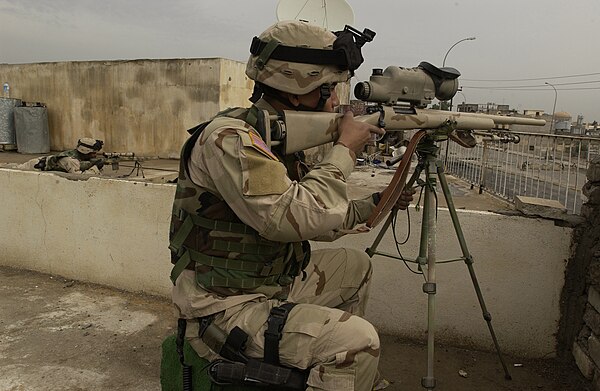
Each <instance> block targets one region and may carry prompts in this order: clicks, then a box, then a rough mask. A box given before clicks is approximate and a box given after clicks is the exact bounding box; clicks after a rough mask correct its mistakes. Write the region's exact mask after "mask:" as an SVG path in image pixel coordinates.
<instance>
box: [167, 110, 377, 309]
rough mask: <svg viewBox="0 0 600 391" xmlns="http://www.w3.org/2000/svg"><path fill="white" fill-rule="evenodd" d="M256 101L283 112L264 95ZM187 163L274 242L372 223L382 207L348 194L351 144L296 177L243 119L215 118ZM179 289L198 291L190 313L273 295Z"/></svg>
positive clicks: (322, 236) (331, 234) (199, 180)
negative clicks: (351, 199) (374, 214)
mask: <svg viewBox="0 0 600 391" xmlns="http://www.w3.org/2000/svg"><path fill="white" fill-rule="evenodd" d="M256 106H257V107H258V108H259V109H262V110H268V111H269V112H271V113H275V111H274V110H273V108H272V107H271V106H270V105H268V104H267V103H266V102H265V101H263V100H260V101H259V102H257V104H256ZM187 164H188V166H187V168H188V172H189V175H190V179H191V180H192V182H194V183H195V184H196V185H197V186H199V187H200V188H201V189H202V190H205V191H206V192H209V193H211V194H213V195H215V196H217V197H218V198H219V199H222V200H223V201H225V202H226V203H227V205H228V206H229V207H230V208H231V209H232V211H233V212H234V213H235V214H236V216H237V217H238V218H239V219H240V220H241V221H242V222H243V223H245V224H247V225H248V226H250V227H252V228H253V229H254V230H256V232H258V234H259V235H260V236H262V237H263V238H265V239H267V240H270V241H275V242H283V243H291V242H299V241H303V240H326V241H331V240H334V239H336V238H338V237H340V236H342V235H343V234H344V230H346V229H351V228H353V227H355V226H356V225H357V224H360V223H364V222H365V221H366V220H367V218H368V216H369V215H370V214H371V212H372V210H373V208H374V207H375V205H374V204H373V201H372V198H371V197H367V198H365V199H363V200H354V201H349V200H348V197H347V184H346V179H347V178H348V176H349V175H350V173H351V172H352V171H353V169H354V164H355V160H354V158H353V157H352V154H351V153H350V151H349V150H348V148H346V147H345V146H343V145H335V146H334V147H333V148H332V149H331V150H330V151H329V152H328V153H327V154H326V156H325V157H324V159H323V160H322V161H321V162H320V163H318V164H316V165H315V166H314V167H313V168H312V170H311V171H310V172H309V173H308V174H306V175H305V176H304V177H303V178H302V179H301V180H300V181H294V180H292V179H290V177H289V176H288V173H287V170H286V167H285V166H284V164H283V163H282V162H281V161H280V160H279V159H278V158H277V156H275V154H273V152H272V151H271V150H269V148H267V146H266V145H265V144H264V142H263V141H262V139H261V138H260V135H259V133H258V132H257V131H256V130H255V129H254V128H252V127H251V126H250V125H249V124H248V123H246V122H244V121H242V120H239V119H235V118H230V117H217V118H216V119H214V120H213V121H212V122H211V123H210V124H209V125H208V126H207V127H206V128H205V129H204V131H203V132H202V134H201V136H200V138H199V139H198V140H197V142H196V144H195V145H194V147H193V149H192V152H191V156H190V159H189V161H188V163H187ZM173 289H174V294H176V293H177V294H178V295H180V294H182V293H183V291H185V292H186V293H187V294H189V295H193V296H194V297H193V299H191V301H192V300H193V303H194V304H193V306H192V305H190V308H179V312H180V315H181V316H183V317H187V318H193V317H201V316H206V315H210V314H213V313H216V312H220V311H223V310H226V309H228V308H231V307H233V306H236V305H238V304H241V303H244V302H247V301H251V300H256V299H260V298H265V297H268V296H267V295H265V294H264V293H251V294H242V295H234V296H219V295H216V294H215V293H214V292H208V291H204V290H203V289H202V288H201V287H199V286H196V287H189V286H180V284H176V285H175V287H174V288H173ZM175 291H176V292H175Z"/></svg>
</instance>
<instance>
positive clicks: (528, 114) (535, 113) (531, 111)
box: [523, 109, 544, 117]
mask: <svg viewBox="0 0 600 391" xmlns="http://www.w3.org/2000/svg"><path fill="white" fill-rule="evenodd" d="M523 115H524V116H526V117H541V116H543V115H544V110H534V109H527V110H523Z"/></svg>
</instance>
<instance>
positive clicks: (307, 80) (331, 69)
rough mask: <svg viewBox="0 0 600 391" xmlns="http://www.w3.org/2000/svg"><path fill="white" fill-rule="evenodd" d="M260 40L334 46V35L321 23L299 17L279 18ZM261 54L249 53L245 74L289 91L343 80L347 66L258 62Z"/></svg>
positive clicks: (325, 47)
mask: <svg viewBox="0 0 600 391" xmlns="http://www.w3.org/2000/svg"><path fill="white" fill-rule="evenodd" d="M258 38H259V39H260V40H261V41H263V42H267V43H268V42H271V41H273V40H274V41H277V42H278V43H279V44H280V45H284V46H291V47H305V48H312V49H321V50H333V42H334V41H335V40H336V38H337V37H336V35H335V34H334V33H332V32H331V31H328V30H326V29H324V28H322V27H319V26H316V25H312V24H309V23H306V22H299V21H289V20H288V21H281V22H278V23H275V24H274V25H272V26H271V27H269V28H268V29H266V30H265V31H264V32H263V33H262V34H261V35H260V36H259V37H258ZM260 57H261V55H260V54H259V55H251V56H250V59H249V60H248V64H247V65H246V75H248V77H249V78H250V79H252V80H254V81H256V82H260V83H263V84H266V85H267V86H269V87H272V88H275V89H277V90H280V91H284V92H289V93H291V94H298V95H303V94H307V93H309V92H311V91H313V90H314V89H316V88H318V87H320V86H321V85H322V84H325V83H337V82H345V81H348V79H349V78H350V73H349V71H348V70H343V69H340V68H339V67H338V66H336V65H316V64H306V63H299V62H291V61H282V60H276V59H273V58H271V59H268V60H267V61H266V62H264V64H260V61H259V59H260Z"/></svg>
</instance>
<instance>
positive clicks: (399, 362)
mask: <svg viewBox="0 0 600 391" xmlns="http://www.w3.org/2000/svg"><path fill="white" fill-rule="evenodd" d="M32 157H33V156H31V155H20V154H17V153H7V152H0V163H22V162H25V161H27V160H29V159H31V158H32ZM177 165H178V161H176V160H144V161H142V167H143V169H144V176H145V177H146V179H147V180H155V179H156V180H164V179H165V178H167V177H169V175H172V174H173V173H175V172H176V170H177ZM133 168H134V162H127V161H124V162H122V163H121V165H120V168H119V171H115V172H113V171H111V170H110V167H108V168H105V173H106V175H107V176H111V177H118V176H122V175H125V174H127V173H129V172H131V171H132V170H133ZM392 175H393V171H392V170H388V169H382V168H374V167H367V166H359V167H357V170H356V171H355V173H353V175H352V176H351V177H350V180H349V183H350V185H351V186H350V189H349V192H350V196H351V197H361V196H364V195H368V194H370V193H372V192H374V191H378V190H380V189H381V188H383V187H384V186H385V185H386V184H387V183H388V182H389V180H390V179H391V177H392ZM129 177H130V178H131V177H134V179H136V180H138V179H140V178H141V176H140V175H139V174H138V173H137V172H135V173H133V175H131V176H129ZM141 179H144V178H141ZM448 179H449V183H450V188H451V192H452V194H453V198H454V201H455V205H456V207H457V208H459V209H460V208H465V209H473V210H491V211H499V210H505V209H511V205H509V204H507V203H505V202H504V201H501V200H498V199H496V198H494V197H492V196H490V195H487V194H482V195H480V194H478V192H477V190H476V189H475V190H474V189H470V187H469V185H468V184H465V183H464V182H462V181H460V180H457V179H454V178H452V177H448ZM439 198H440V205H441V206H443V205H444V200H443V197H439ZM165 262H167V260H165ZM375 267H377V265H375ZM165 278H167V277H166V276H165ZM175 324H176V319H175V317H174V314H173V311H172V308H171V305H170V302H169V300H168V299H167V298H162V297H153V296H148V295H143V294H134V293H130V292H123V291H119V290H115V289H111V288H108V287H103V286H98V285H93V284H87V283H83V282H79V281H72V280H65V279H64V278H62V277H60V276H51V275H47V274H40V273H36V272H31V271H26V270H17V269H12V268H6V267H0V373H2V375H0V390H10V391H13V390H14V391H17V390H19V391H21V390H159V389H160V382H159V371H160V344H161V342H162V340H163V339H164V338H165V337H166V336H168V335H171V334H173V333H174V331H175V330H174V327H175ZM473 325H474V327H482V328H485V327H486V325H485V322H484V321H483V320H482V319H480V318H479V319H473ZM423 327H424V328H425V327H426V325H423ZM381 340H382V358H381V361H380V369H381V372H382V373H383V375H384V376H385V377H386V378H387V379H389V380H390V381H391V382H392V384H391V386H390V387H389V388H387V390H390V391H396V390H397V391H408V390H411V391H414V390H420V389H422V388H421V386H420V379H421V377H422V376H424V375H425V373H426V357H427V350H426V346H424V345H423V344H421V343H420V342H419V341H402V340H399V339H398V338H397V337H394V336H386V335H382V336H381ZM435 358H436V367H435V377H436V379H437V382H438V383H437V387H436V390H437V389H439V390H446V391H455V390H456V391H471V390H473V391H474V390H477V391H481V390H514V391H517V390H519V391H528V390H556V391H558V390H560V391H585V390H591V389H592V388H591V386H590V385H589V383H588V382H586V380H585V379H583V377H582V376H581V375H580V372H579V370H578V369H577V368H576V367H575V365H574V364H568V363H560V362H558V361H557V360H554V359H551V358H549V359H547V360H525V359H521V358H519V357H510V356H507V357H505V359H506V362H507V364H508V366H509V370H510V373H511V375H512V378H513V379H512V380H510V381H508V380H505V379H504V373H503V370H502V367H501V365H500V362H499V360H498V357H497V356H496V354H495V353H488V352H477V351H472V350H464V349H458V348H454V347H445V346H437V347H436V356H435ZM459 371H460V374H459ZM461 374H462V376H461ZM465 376H466V377H465Z"/></svg>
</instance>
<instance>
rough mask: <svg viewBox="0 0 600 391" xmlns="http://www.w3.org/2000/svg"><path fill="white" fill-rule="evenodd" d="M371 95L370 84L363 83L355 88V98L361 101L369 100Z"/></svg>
mask: <svg viewBox="0 0 600 391" xmlns="http://www.w3.org/2000/svg"><path fill="white" fill-rule="evenodd" d="M370 95H371V86H370V85H369V83H368V82H366V81H363V82H360V83H358V84H357V85H356V86H355V87H354V96H356V98H358V99H360V100H367V99H369V96H370Z"/></svg>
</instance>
